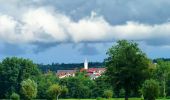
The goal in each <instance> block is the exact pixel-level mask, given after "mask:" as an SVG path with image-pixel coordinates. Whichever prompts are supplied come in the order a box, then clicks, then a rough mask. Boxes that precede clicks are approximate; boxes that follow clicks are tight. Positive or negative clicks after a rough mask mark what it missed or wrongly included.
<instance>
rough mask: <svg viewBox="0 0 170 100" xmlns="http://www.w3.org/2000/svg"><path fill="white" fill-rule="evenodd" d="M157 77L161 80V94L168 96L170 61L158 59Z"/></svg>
mask: <svg viewBox="0 0 170 100" xmlns="http://www.w3.org/2000/svg"><path fill="white" fill-rule="evenodd" d="M156 65H157V66H156V71H155V77H154V78H155V79H157V80H158V81H159V82H160V88H161V90H160V91H161V92H160V93H161V94H160V95H161V96H163V97H164V98H165V97H166V94H167V93H166V91H167V88H166V87H167V82H168V79H169V76H170V61H163V60H157V64H156Z"/></svg>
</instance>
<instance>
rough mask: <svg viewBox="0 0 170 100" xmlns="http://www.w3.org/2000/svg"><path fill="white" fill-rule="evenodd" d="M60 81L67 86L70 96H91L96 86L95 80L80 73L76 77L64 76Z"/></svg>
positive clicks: (68, 95)
mask: <svg viewBox="0 0 170 100" xmlns="http://www.w3.org/2000/svg"><path fill="white" fill-rule="evenodd" d="M59 83H60V85H65V86H67V88H68V90H69V93H68V94H67V97H68V98H90V97H91V95H92V88H93V87H94V81H92V80H90V78H89V77H87V76H84V75H83V74H80V73H79V74H78V75H77V76H75V77H69V78H63V79H61V80H60V82H59Z"/></svg>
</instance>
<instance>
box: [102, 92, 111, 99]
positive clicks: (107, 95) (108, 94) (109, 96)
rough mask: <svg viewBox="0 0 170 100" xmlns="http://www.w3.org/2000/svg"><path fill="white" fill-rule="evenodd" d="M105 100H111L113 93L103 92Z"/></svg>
mask: <svg viewBox="0 0 170 100" xmlns="http://www.w3.org/2000/svg"><path fill="white" fill-rule="evenodd" d="M103 95H104V96H105V97H106V98H108V99H109V98H112V96H113V91H112V90H105V91H104V94H103Z"/></svg>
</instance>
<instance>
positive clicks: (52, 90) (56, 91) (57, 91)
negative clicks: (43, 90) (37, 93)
mask: <svg viewBox="0 0 170 100" xmlns="http://www.w3.org/2000/svg"><path fill="white" fill-rule="evenodd" d="M67 92H68V89H67V88H66V87H65V86H60V85H58V84H53V85H51V86H50V87H49V89H48V91H47V93H48V94H49V96H50V97H51V99H54V100H55V99H57V100H58V97H59V96H60V95H61V94H62V93H67Z"/></svg>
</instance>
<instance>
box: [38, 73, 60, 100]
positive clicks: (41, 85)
mask: <svg viewBox="0 0 170 100" xmlns="http://www.w3.org/2000/svg"><path fill="white" fill-rule="evenodd" d="M36 80H37V84H38V93H37V98H39V99H45V98H48V94H47V90H48V88H49V87H50V86H51V85H52V84H55V83H56V82H58V81H59V79H58V78H57V77H56V75H55V73H53V72H51V71H49V72H47V73H46V74H42V75H40V76H39V77H37V79H36Z"/></svg>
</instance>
